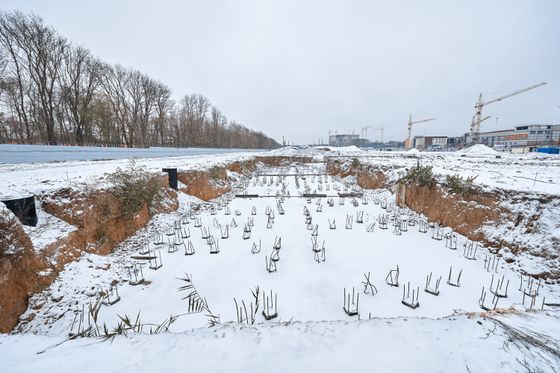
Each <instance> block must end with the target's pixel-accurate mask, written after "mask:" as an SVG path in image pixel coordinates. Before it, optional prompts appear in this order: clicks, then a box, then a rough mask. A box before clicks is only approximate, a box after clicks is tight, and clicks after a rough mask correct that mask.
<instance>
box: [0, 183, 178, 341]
mask: <svg viewBox="0 0 560 373" xmlns="http://www.w3.org/2000/svg"><path fill="white" fill-rule="evenodd" d="M162 185H163V179H162ZM162 191H163V197H164V198H163V202H162V203H161V204H160V205H159V206H158V207H157V208H156V209H155V210H153V211H154V212H155V211H157V212H163V211H173V210H176V209H177V207H178V205H177V194H176V192H175V191H173V190H171V189H168V188H162ZM39 198H40V200H41V202H42V208H43V209H44V210H45V211H46V212H47V213H49V214H52V215H54V216H56V217H57V218H59V219H61V220H64V221H65V222H67V223H68V224H71V225H73V226H75V227H76V228H77V229H76V230H75V231H72V232H70V233H69V234H68V235H67V236H65V237H61V238H60V239H59V240H57V241H55V242H53V243H52V244H50V245H49V246H47V247H46V248H44V249H43V250H42V251H41V252H39V253H38V252H36V251H35V250H34V249H33V245H32V243H31V241H30V239H29V237H28V236H27V234H26V233H25V232H24V231H23V229H22V227H21V224H20V223H19V221H17V219H15V218H14V219H15V220H14V219H12V218H10V216H9V215H7V214H4V213H0V332H3V333H7V332H9V331H11V330H12V329H13V328H14V327H15V326H16V324H17V322H18V320H19V317H20V315H21V314H22V313H23V312H24V311H25V310H26V308H27V305H28V299H29V296H30V295H31V294H32V293H35V292H39V291H42V290H43V289H44V288H45V287H47V286H49V285H50V284H51V283H52V282H53V281H54V279H55V278H56V276H57V275H58V273H59V272H60V271H61V270H62V269H63V268H64V265H66V264H68V263H70V262H73V261H75V260H77V259H79V258H80V257H81V256H82V255H83V254H84V253H95V254H98V255H107V254H109V253H110V252H111V251H112V250H113V248H114V247H115V246H116V245H117V244H119V243H120V242H122V241H123V240H125V239H126V238H127V237H129V236H130V235H132V234H133V233H134V232H136V231H137V230H138V229H140V228H142V227H144V226H145V225H146V224H147V223H148V221H149V220H150V217H151V211H150V209H149V208H148V206H146V205H144V206H142V207H141V208H140V209H139V210H138V211H137V212H136V214H134V215H133V216H125V215H124V214H123V213H122V211H123V208H122V207H123V206H122V202H121V201H120V200H119V199H118V198H117V197H115V196H114V195H113V194H111V193H110V192H109V191H105V190H98V191H93V192H75V191H72V190H71V189H63V190H59V191H57V192H55V193H52V194H48V195H43V196H39ZM11 217H13V214H12V216H11ZM5 248H15V249H5Z"/></svg>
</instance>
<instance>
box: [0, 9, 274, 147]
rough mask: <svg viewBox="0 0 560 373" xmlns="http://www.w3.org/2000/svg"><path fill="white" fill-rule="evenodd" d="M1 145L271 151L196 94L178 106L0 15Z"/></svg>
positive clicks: (158, 88) (137, 76) (79, 50)
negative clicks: (158, 146) (36, 144)
mask: <svg viewBox="0 0 560 373" xmlns="http://www.w3.org/2000/svg"><path fill="white" fill-rule="evenodd" d="M0 142H17V143H46V144H61V143H63V144H78V145H87V144H105V145H115V146H128V147H145V146H150V145H160V146H181V147H183V146H204V147H236V148H274V147H277V146H278V143H277V142H276V141H274V140H273V139H271V138H269V137H267V136H265V135H264V134H263V133H261V132H256V131H252V130H249V129H248V128H246V127H244V126H242V125H240V124H238V123H235V122H230V121H228V119H227V118H226V117H225V115H224V114H222V112H221V111H220V110H219V109H218V108H217V107H216V106H213V105H212V104H211V102H210V101H209V100H208V99H207V98H206V97H204V96H202V95H200V94H192V95H186V96H185V97H184V98H183V99H182V100H181V101H180V102H178V103H177V102H175V101H174V100H173V99H172V97H171V90H170V89H169V87H167V86H166V85H165V84H163V83H161V82H158V81H156V80H154V79H152V78H150V77H149V76H147V75H145V74H143V73H141V72H140V71H137V70H134V69H131V68H126V67H123V66H120V65H115V66H113V65H109V64H107V63H104V62H103V61H101V60H99V59H98V58H96V57H94V56H93V55H92V54H91V52H90V51H89V50H88V49H86V48H83V47H76V46H74V45H72V44H71V43H69V42H68V41H67V40H66V39H65V38H64V37H62V36H60V35H58V33H57V32H56V31H55V30H54V29H53V28H52V27H50V26H48V25H46V24H45V22H44V21H43V19H42V18H40V17H39V16H37V15H35V14H30V15H28V14H25V13H22V12H19V11H0Z"/></svg>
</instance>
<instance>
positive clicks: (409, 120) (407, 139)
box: [405, 114, 436, 149]
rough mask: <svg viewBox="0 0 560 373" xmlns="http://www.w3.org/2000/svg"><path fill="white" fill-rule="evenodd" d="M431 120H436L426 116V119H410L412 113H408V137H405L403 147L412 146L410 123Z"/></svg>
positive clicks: (408, 147)
mask: <svg viewBox="0 0 560 373" xmlns="http://www.w3.org/2000/svg"><path fill="white" fill-rule="evenodd" d="M432 120H436V118H428V119H422V120H415V121H413V120H412V114H410V116H409V117H408V137H407V138H406V144H405V147H406V148H407V149H410V148H412V125H413V124H418V123H426V122H430V121H432Z"/></svg>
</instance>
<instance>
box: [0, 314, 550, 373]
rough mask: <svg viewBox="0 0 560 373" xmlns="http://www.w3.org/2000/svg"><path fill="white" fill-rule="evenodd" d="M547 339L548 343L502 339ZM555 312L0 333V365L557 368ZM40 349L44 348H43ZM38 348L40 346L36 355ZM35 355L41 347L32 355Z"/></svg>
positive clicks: (55, 368)
mask: <svg viewBox="0 0 560 373" xmlns="http://www.w3.org/2000/svg"><path fill="white" fill-rule="evenodd" d="M512 333H519V334H520V335H521V336H522V337H524V338H527V339H530V338H531V337H539V336H540V337H542V336H547V335H548V336H554V337H555V338H556V341H555V340H554V339H552V338H549V339H548V346H547V347H548V348H537V347H534V346H531V345H530V344H527V345H523V344H522V343H520V342H519V340H514V339H512V336H513V335H515V334H512ZM558 335H560V315H559V314H558V312H548V313H547V314H543V313H524V314H517V315H515V314H512V315H504V316H500V315H496V316H494V317H493V318H482V317H477V316H466V315H462V316H453V317H448V318H444V319H438V320H434V319H425V318H403V317H400V318H391V319H372V320H365V321H359V322H352V323H348V322H344V321H330V322H293V323H287V324H260V325H253V326H244V325H239V324H234V323H224V324H222V325H220V326H218V327H215V328H203V329H196V330H192V331H188V332H185V333H166V334H161V335H132V336H130V337H128V338H124V337H122V338H116V339H114V340H113V341H111V342H105V341H101V340H98V339H89V338H85V339H78V340H74V341H70V342H66V343H64V344H62V345H60V346H56V347H54V346H55V344H57V343H61V342H63V340H62V339H60V338H58V339H57V338H52V337H45V336H34V335H29V334H27V335H10V336H5V335H0V357H1V360H2V368H3V371H6V372H10V373H20V372H21V373H28V372H42V373H50V372H53V373H64V372H69V373H70V372H83V373H86V372H99V371H103V372H106V373H113V372H114V373H122V372H138V371H142V372H170V373H171V372H172V373H175V372H186V371H195V372H224V371H228V372H259V371H265V372H283V373H285V372H315V371H320V372H342V371H361V372H448V373H451V372H492V373H496V372H508V373H510V372H527V371H531V372H557V371H559V370H560V362H559V360H558V356H557V355H555V354H554V352H553V351H554V350H553V349H554V348H558V338H557V337H558ZM45 350H46V351H45ZM42 351H44V352H42ZM39 352H42V353H40V354H38V353H39Z"/></svg>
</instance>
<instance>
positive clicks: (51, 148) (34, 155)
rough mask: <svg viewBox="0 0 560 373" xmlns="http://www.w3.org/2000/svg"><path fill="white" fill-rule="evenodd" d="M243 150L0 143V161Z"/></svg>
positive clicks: (135, 156)
mask: <svg viewBox="0 0 560 373" xmlns="http://www.w3.org/2000/svg"><path fill="white" fill-rule="evenodd" d="M238 152H247V150H246V149H219V148H158V147H151V148H131V149H128V148H112V147H96V146H60V145H59V146H56V145H12V144H0V164H2V163H6V164H10V163H49V162H66V161H98V160H108V159H125V158H160V157H180V156H200V155H210V154H228V153H238Z"/></svg>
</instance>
